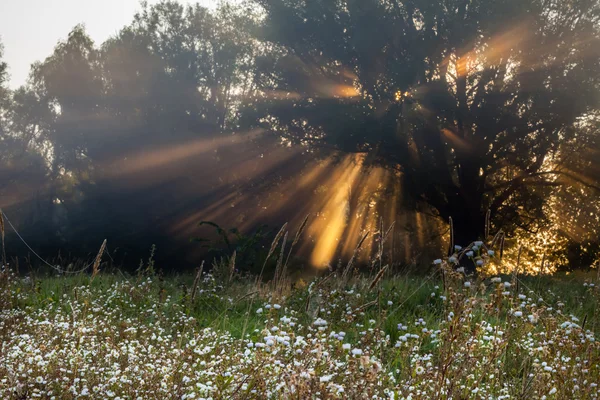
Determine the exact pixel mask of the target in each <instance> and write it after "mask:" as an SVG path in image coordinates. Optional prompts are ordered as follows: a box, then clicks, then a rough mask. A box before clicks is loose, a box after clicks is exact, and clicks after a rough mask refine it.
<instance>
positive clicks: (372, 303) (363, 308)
mask: <svg viewBox="0 0 600 400" xmlns="http://www.w3.org/2000/svg"><path fill="white" fill-rule="evenodd" d="M375 304H377V300H373V301H370V302H368V303H366V304H364V305H362V306H360V308H358V309H357V310H356V311H358V312H360V311H363V310H365V309H367V308H369V307H371V306H374V305H375Z"/></svg>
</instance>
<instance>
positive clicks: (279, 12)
mask: <svg viewBox="0 0 600 400" xmlns="http://www.w3.org/2000/svg"><path fill="white" fill-rule="evenodd" d="M1 60H2V52H1V47H0V165H1V166H2V171H0V174H1V175H0V176H1V177H2V183H0V190H2V191H4V193H3V195H4V198H5V199H7V198H9V197H7V196H8V194H10V193H12V195H11V196H12V200H5V203H0V205H3V204H4V207H6V205H11V204H13V205H14V204H21V205H23V204H28V206H27V207H24V208H27V209H29V210H31V209H35V210H36V212H35V213H33V212H31V213H30V214H31V215H36V217H35V218H33V217H32V220H31V223H30V227H33V226H34V223H33V221H38V226H39V221H40V220H44V221H50V222H48V230H47V233H48V232H49V233H48V234H49V235H55V236H58V237H59V238H60V240H62V243H65V242H73V241H78V240H79V241H84V240H87V238H86V237H85V235H83V233H84V232H85V231H86V229H87V231H94V230H95V231H97V232H116V231H117V230H123V231H127V232H129V233H128V234H127V235H130V236H131V235H134V234H135V232H139V231H145V230H148V228H147V226H148V225H147V224H150V223H151V222H148V221H147V220H146V215H147V214H148V213H150V214H152V213H158V212H157V209H158V208H160V206H158V205H157V204H158V203H159V202H160V201H162V198H163V197H164V193H169V194H171V191H174V190H175V189H174V188H175V187H176V189H177V191H180V192H185V193H187V195H186V196H188V197H185V198H182V199H181V200H180V203H178V204H179V205H180V206H181V209H180V210H177V211H173V212H170V213H168V214H167V213H162V214H160V215H170V216H171V217H173V216H175V215H177V216H178V217H181V218H184V217H183V216H187V215H188V214H189V215H196V214H197V213H194V212H192V209H193V208H194V207H199V208H201V209H209V210H214V209H215V208H217V205H218V207H220V209H226V207H233V205H234V204H239V202H241V200H239V199H244V200H247V199H248V197H249V195H248V193H251V194H252V195H253V196H256V197H259V196H261V195H265V194H264V193H266V192H267V191H268V190H270V191H271V192H270V193H269V194H267V195H265V196H271V197H272V198H282V197H285V193H286V191H287V192H288V193H289V187H291V186H294V185H293V184H291V185H288V184H286V183H284V182H285V179H290V180H293V179H294V178H297V180H299V181H302V182H305V183H304V184H302V185H300V186H303V187H305V189H306V188H311V189H310V190H308V189H307V190H308V192H311V191H312V192H311V193H312V194H313V195H315V196H323V197H325V200H324V201H323V202H315V203H316V204H317V203H318V204H321V203H327V202H328V200H329V199H331V198H335V197H336V195H335V192H336V191H337V192H338V193H339V192H343V190H342V189H340V188H339V187H337V188H335V186H336V183H337V182H335V181H336V179H337V177H344V176H346V175H344V174H339V175H336V174H335V173H332V175H331V176H330V177H324V172H323V171H330V169H328V168H333V167H332V165H331V164H326V165H327V167H324V166H323V165H325V164H324V163H321V161H320V158H319V157H320V156H321V155H332V154H334V155H340V154H342V155H343V154H346V155H348V154H349V155H356V157H354V156H353V157H351V158H350V159H352V160H355V161H356V162H359V163H361V166H362V167H364V168H363V170H369V169H373V170H374V169H377V170H379V169H381V168H384V169H386V170H387V171H388V174H387V175H386V176H387V177H388V178H386V179H387V180H385V182H383V181H382V182H370V183H369V185H367V183H368V180H369V179H376V178H377V177H381V176H382V175H381V174H372V175H368V174H365V178H364V179H362V180H356V181H355V182H354V183H353V184H352V185H349V186H352V187H357V186H360V185H361V184H362V185H363V186H364V187H363V188H362V189H363V190H377V191H378V193H377V195H372V196H371V195H362V194H361V195H358V194H354V197H353V198H355V199H356V201H355V202H354V203H352V204H350V202H349V203H348V204H346V203H344V204H345V205H344V207H347V208H352V207H354V208H356V209H357V210H346V211H345V212H340V213H338V214H339V215H338V216H339V217H340V218H345V219H346V221H345V222H344V224H345V225H344V226H348V225H353V224H352V223H350V222H349V219H350V218H351V215H352V213H354V214H360V213H361V212H362V211H358V209H359V208H360V210H365V209H369V208H371V207H372V205H371V203H372V202H388V203H391V202H397V203H398V204H394V207H393V210H404V211H410V212H417V211H418V212H422V213H427V214H431V215H433V216H435V217H436V218H437V219H438V220H441V221H444V222H445V223H447V222H448V221H449V219H450V218H452V219H453V222H454V229H455V233H456V237H455V242H456V243H457V244H462V245H465V244H468V243H469V242H470V241H472V240H474V239H478V238H482V237H483V236H484V226H485V219H486V215H487V213H488V212H490V214H491V216H492V223H493V226H494V228H495V229H503V230H504V231H505V232H507V233H509V234H512V235H513V236H514V237H518V238H519V240H524V239H523V238H524V237H526V238H528V239H527V240H528V241H527V240H526V242H527V243H528V246H529V247H531V248H537V247H536V246H538V245H539V246H541V245H544V246H546V247H548V243H550V241H554V242H553V243H558V242H560V243H561V246H560V251H559V252H551V251H548V257H551V258H552V260H553V262H555V263H557V264H568V263H569V259H577V260H579V261H577V262H582V263H592V262H594V261H595V260H596V259H597V258H598V257H597V256H598V250H599V249H600V240H598V239H597V237H598V234H599V233H600V229H599V228H598V222H599V221H600V201H596V200H595V199H596V197H597V193H598V190H599V189H600V184H599V182H600V169H599V167H598V161H597V154H598V150H600V149H599V145H600V142H599V139H598V137H599V136H598V132H599V127H600V94H599V93H600V4H598V2H597V1H594V0H570V1H564V0H500V1H497V0H343V1H341V0H314V1H298V0H249V1H247V2H243V3H241V4H240V3H239V2H237V3H236V4H228V3H226V2H225V3H222V4H221V5H220V6H219V7H217V8H216V9H214V10H209V9H207V8H205V7H202V6H200V5H193V6H184V5H182V4H179V3H177V2H174V1H162V2H160V3H158V4H154V5H148V4H143V5H142V8H141V10H140V11H139V12H138V13H137V14H136V15H135V16H133V19H132V21H131V23H130V24H128V25H127V26H125V27H123V29H121V30H120V31H119V32H118V33H117V34H116V35H114V36H113V37H111V38H110V39H108V40H107V41H105V42H104V43H100V44H97V43H94V42H93V40H92V39H91V38H90V37H89V35H88V34H87V32H86V30H85V27H84V26H83V25H77V26H75V27H74V28H73V29H72V30H71V31H70V33H69V34H68V36H67V37H66V38H65V39H63V40H60V41H59V42H58V43H57V45H56V47H55V49H54V51H53V52H52V53H51V54H50V55H49V56H48V57H47V58H46V59H44V60H41V61H39V62H37V63H35V64H34V65H33V66H32V69H31V73H30V76H29V80H28V82H27V84H26V85H24V86H22V87H20V88H18V89H15V90H12V91H11V90H8V88H7V85H6V79H7V65H6V63H4V62H2V61H1ZM240 132H270V133H271V134H272V135H267V136H264V137H263V136H261V139H260V140H261V141H260V142H258V141H255V142H254V147H252V149H249V148H244V149H243V150H238V151H235V150H233V148H234V147H235V146H233V143H235V142H236V140H235V138H237V137H239V136H240V135H239V133H240ZM236 135H237V136H236ZM274 141H277V143H278V146H279V147H275V146H274V145H273V142H274ZM288 148H290V149H292V150H290V154H291V152H295V153H294V154H295V155H294V157H291V156H290V158H289V159H286V158H284V157H283V156H282V153H281V152H282V151H283V150H281V149H288ZM256 155H260V157H263V156H265V155H266V157H265V160H264V161H260V160H259V161H257V164H254V165H255V167H253V168H254V170H251V169H250V168H249V167H248V165H249V164H248V163H249V162H250V159H252V158H254V159H256V158H258V157H257V156H256ZM288 156H289V154H288ZM286 157H287V156H286ZM192 159H196V162H198V163H201V165H202V166H201V167H198V166H196V167H195V168H196V169H193V167H192V166H191V164H189V165H190V166H189V168H190V170H189V171H183V172H182V170H181V169H179V170H177V171H176V170H175V169H171V170H170V169H168V168H167V161H168V162H171V161H173V160H175V161H178V162H183V163H186V162H189V163H191V160H192ZM340 159H342V160H343V161H341V162H340V164H342V165H344V166H345V167H348V165H347V160H348V159H349V158H347V157H346V158H344V157H340ZM125 161H128V162H129V163H130V164H128V165H130V166H131V165H133V167H132V168H133V169H134V170H136V171H138V172H139V171H140V170H142V169H143V170H144V171H146V170H147V173H146V175H144V176H143V177H142V178H143V179H139V181H144V182H146V181H148V182H150V181H151V182H153V183H152V185H150V184H147V185H145V186H144V190H137V191H135V190H134V189H133V188H134V187H137V186H136V185H132V184H131V182H130V181H127V182H128V183H127V184H126V185H125V189H124V188H123V186H119V185H120V183H118V182H117V181H118V180H117V179H115V176H119V177H121V176H123V175H126V174H125V172H124V171H122V170H120V168H121V167H122V165H125V164H124V162H125ZM259 163H262V164H261V165H262V166H261V167H260V168H259V167H257V166H256V165H259ZM304 163H306V164H307V165H308V164H310V163H312V164H311V165H313V168H314V170H312V171H308V172H307V171H304V170H302V168H303V165H304ZM199 165H200V164H199ZM315 165H316V166H315ZM136 168H137V169H136ZM228 168H229V169H228ZM225 170H228V171H229V170H230V171H232V172H231V174H230V175H227V176H225V175H223V174H224V173H223V171H225ZM207 171H211V173H210V174H208V175H212V176H208V175H203V176H206V179H204V178H203V179H202V182H201V183H200V184H199V185H198V186H199V188H201V189H198V190H197V191H196V192H194V191H192V189H191V186H193V185H192V184H191V182H192V181H193V179H192V176H193V175H197V174H202V173H206V172H207ZM257 171H260V173H258V172H257ZM317 171H320V172H319V173H317ZM357 171H358V170H357ZM363 172H364V171H363ZM127 173H129V172H127ZM173 174H181V176H173ZM302 174H304V175H302ZM255 175H256V176H255ZM258 175H260V176H258ZM224 176H225V177H224ZM372 176H373V178H371V177H372ZM23 177H27V179H23ZM240 177H242V178H240ZM309 177H319V179H320V180H321V181H320V182H319V181H318V180H317V179H316V178H315V182H313V181H311V180H310V179H309ZM390 177H391V178H390ZM311 179H312V178H311ZM25 181H27V182H31V183H30V185H31V187H32V188H35V190H34V189H31V190H29V192H31V193H33V192H35V193H37V194H35V195H34V196H29V197H27V196H21V195H20V193H21V189H22V187H24V186H26V185H25V183H24V182H25ZM309 181H310V183H311V184H310V185H309V184H307V183H306V182H309ZM208 182H210V183H208ZM227 182H235V183H231V184H230V186H231V187H230V188H229V189H228V190H225V189H224V187H226V186H227V185H228V183H227ZM240 182H244V185H245V186H244V188H243V189H242V185H241V184H240ZM135 183H136V184H138V183H139V184H140V186H143V185H141V182H137V181H136V182H135ZM11 185H12V186H11ZM15 185H16V186H15ZM325 185H329V186H331V187H329V188H325V189H323V186H325ZM15 187H16V189H15ZM273 191H275V192H277V194H273V193H272V192H273ZM198 192H199V193H200V196H199V195H198ZM331 192H334V194H331ZM325 193H327V194H325ZM17 197H27V201H23V200H22V199H19V201H20V203H19V201H17V200H16V199H17ZM175 197H176V196H175V195H173V198H175ZM192 197H199V198H200V200H199V201H200V202H201V203H202V204H198V203H195V202H194V201H193V200H192V199H191V198H192ZM289 197H290V198H289V199H288V200H287V201H288V202H289V203H294V202H297V203H302V202H304V198H299V197H295V196H289ZM349 197H351V196H349ZM33 198H36V200H35V201H34V200H33ZM375 198H376V199H377V201H375ZM232 199H238V201H233V200H232ZM266 203H267V202H265V201H257V202H256V207H257V209H261V210H266V209H269V210H270V208H269V207H267V206H266V205H265V204H266ZM273 203H275V204H280V203H281V202H280V201H278V200H274V201H273ZM333 203H335V202H333ZM359 203H361V204H359ZM253 204H254V203H253ZM269 204H271V203H269ZM336 204H337V203H336ZM340 204H341V203H340ZM117 205H118V207H117ZM303 206H304V205H303ZM248 207H250V206H248ZM336 207H337V206H336ZM272 208H273V209H276V210H288V212H291V211H289V210H291V209H292V208H293V207H291V206H290V207H289V208H286V207H282V206H278V207H272ZM333 208H335V207H333ZM338 208H339V207H338ZM301 209H302V210H303V211H304V210H306V207H301ZM311 210H312V209H311ZM355 211H356V212H355ZM404 211H403V212H404ZM394 212H396V211H394ZM114 213H120V214H119V219H122V220H123V221H126V220H127V221H128V222H122V223H120V224H116V225H115V224H112V225H111V223H110V221H111V220H113V221H114V219H115V218H113V214H114ZM248 213H253V214H257V213H256V212H255V211H248ZM224 214H227V213H224V212H221V213H214V212H212V214H211V215H224ZM384 215H385V217H386V218H392V219H393V218H394V216H393V215H391V214H390V213H379V214H378V218H379V217H383V216H384ZM423 215H424V214H423ZM303 217H304V215H301V216H300V218H303ZM165 218H166V217H165ZM189 218H191V217H186V218H185V219H186V220H187V219H189ZM282 218H283V217H282ZM285 218H287V217H285ZM128 219H129V220H128ZM79 221H86V223H85V224H82V223H79ZM198 222H199V221H198ZM214 222H216V223H218V224H222V223H225V224H229V223H230V222H229V221H226V222H223V221H214ZM281 222H283V221H281ZM391 222H392V221H388V223H391ZM90 224H91V225H90ZM354 225H356V224H354ZM90 226H93V228H90ZM257 226H258V225H257ZM248 228H250V227H248ZM320 228H321V226H319V228H315V229H309V230H308V231H309V232H317V233H318V232H319V230H320ZM430 228H432V229H436V230H439V229H438V228H437V225H436V224H432V225H431V227H430ZM32 229H33V228H32ZM402 229H404V228H402ZM405 230H406V231H407V232H409V230H407V229H405ZM422 230H425V228H423V229H422ZM38 231H40V232H46V231H44V230H43V229H38ZM343 231H344V229H341V230H340V232H342V233H343ZM349 231H350V230H349V229H348V230H347V232H346V234H348V232H349ZM410 232H413V231H410ZM353 233H355V232H353ZM115 235H116V233H115ZM439 235H442V232H439ZM439 235H438V237H439ZM549 235H550V236H552V239H549ZM159 236H160V237H161V238H164V237H165V236H168V234H167V233H165V232H161V235H159ZM357 236H358V235H357ZM409 236H410V235H409ZM413 236H414V235H413ZM421 236H422V235H421ZM357 239H358V238H357ZM421 239H422V238H420V239H419V241H418V242H419V245H420V246H422V245H423V242H424V240H421ZM95 241H97V238H95V239H94V243H93V244H92V245H91V246H96V245H97V244H96V243H95ZM73 243H74V242H73ZM407 243H408V242H407ZM351 247H352V248H353V246H351ZM88 250H89V251H92V248H86V251H88ZM551 253H552V254H551ZM555 253H556V254H555Z"/></svg>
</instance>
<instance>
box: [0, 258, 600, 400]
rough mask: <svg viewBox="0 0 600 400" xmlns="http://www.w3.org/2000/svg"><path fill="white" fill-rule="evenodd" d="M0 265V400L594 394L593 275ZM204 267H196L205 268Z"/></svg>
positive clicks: (597, 357) (437, 267)
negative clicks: (265, 274)
mask: <svg viewBox="0 0 600 400" xmlns="http://www.w3.org/2000/svg"><path fill="white" fill-rule="evenodd" d="M452 261H453V260H452V259H451V260H449V261H446V260H444V261H442V260H438V261H437V263H436V264H434V265H432V266H431V268H429V270H428V273H427V274H426V275H423V274H421V275H420V276H417V275H414V274H404V273H402V272H398V271H391V270H387V269H386V268H382V269H381V270H376V271H374V272H373V273H371V274H368V273H364V272H363V273H359V272H357V271H352V272H350V273H348V274H344V271H342V272H335V271H333V272H331V271H324V273H323V274H322V275H321V276H320V277H315V278H314V279H312V280H307V281H304V280H302V279H299V280H297V281H294V282H292V281H291V280H290V279H285V278H284V277H282V276H280V277H279V279H272V280H271V281H269V282H268V283H262V282H261V281H259V280H257V279H256V277H253V276H246V275H242V274H239V273H238V272H237V271H236V270H235V269H231V270H229V264H224V265H221V266H220V267H219V265H217V266H216V268H213V269H212V270H211V272H206V271H204V270H201V269H199V270H198V271H197V272H196V273H194V274H189V275H172V276H162V275H161V274H158V273H155V272H154V271H153V270H152V269H151V268H145V269H140V271H138V273H137V274H132V275H127V274H123V273H121V272H118V271H114V272H102V271H97V269H95V271H94V273H93V274H84V273H81V274H75V275H70V276H52V275H37V276H35V275H29V276H26V277H22V276H17V275H16V274H15V273H14V272H12V271H11V270H10V269H5V270H4V271H3V272H2V275H1V285H2V288H1V289H2V290H1V292H0V293H1V294H0V310H1V312H0V343H1V347H0V398H2V399H29V398H41V399H100V398H102V399H280V398H283V399H338V398H340V399H341V398H350V399H366V398H373V399H379V398H385V399H596V398H598V394H599V392H598V390H599V389H598V384H599V383H600V367H599V365H600V348H599V345H598V343H597V342H596V341H595V335H596V334H597V333H598V331H599V330H600V321H599V318H598V315H597V313H596V310H597V307H598V304H599V301H600V288H599V286H598V284H599V282H598V277H597V275H596V273H595V272H594V273H591V272H590V273H572V274H568V275H567V274H562V275H558V274H557V275H554V276H549V275H548V276H521V275H517V274H512V275H506V276H485V275H484V274H479V275H478V276H477V277H474V276H466V275H465V273H464V272H461V269H460V268H458V269H457V268H455V267H453V265H452ZM206 269H208V268H206Z"/></svg>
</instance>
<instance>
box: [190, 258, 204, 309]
mask: <svg viewBox="0 0 600 400" xmlns="http://www.w3.org/2000/svg"><path fill="white" fill-rule="evenodd" d="M203 269H204V260H203V261H202V264H200V268H198V271H197V272H196V276H195V277H194V285H193V286H192V296H191V299H192V303H193V302H194V300H195V299H196V293H198V285H199V284H200V279H201V278H202V270H203Z"/></svg>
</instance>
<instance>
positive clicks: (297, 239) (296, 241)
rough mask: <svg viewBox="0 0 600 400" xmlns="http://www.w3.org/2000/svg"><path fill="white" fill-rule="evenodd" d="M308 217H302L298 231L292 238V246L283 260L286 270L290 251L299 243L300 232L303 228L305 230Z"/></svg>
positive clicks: (290, 254)
mask: <svg viewBox="0 0 600 400" xmlns="http://www.w3.org/2000/svg"><path fill="white" fill-rule="evenodd" d="M309 216H310V214H306V217H304V220H303V221H302V223H301V224H300V228H298V231H297V232H296V236H294V240H293V241H292V245H291V246H290V251H289V252H288V255H287V258H286V259H285V264H284V265H285V267H286V268H287V265H288V262H289V261H290V257H291V256H292V250H293V249H294V246H296V245H297V244H298V242H299V241H300V236H301V235H302V232H304V228H306V225H307V224H308V217H309Z"/></svg>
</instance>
